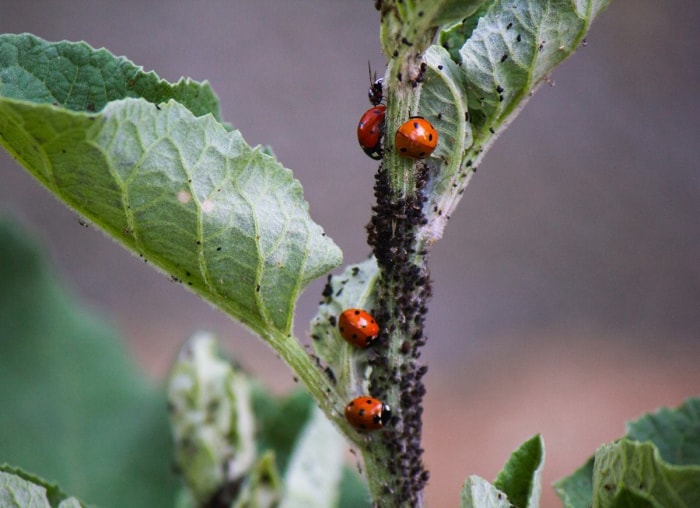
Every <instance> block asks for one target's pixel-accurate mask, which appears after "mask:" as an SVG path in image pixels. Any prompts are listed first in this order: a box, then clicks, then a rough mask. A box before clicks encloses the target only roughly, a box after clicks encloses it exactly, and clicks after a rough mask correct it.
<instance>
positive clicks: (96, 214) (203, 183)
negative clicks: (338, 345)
mask: <svg viewBox="0 0 700 508" xmlns="http://www.w3.org/2000/svg"><path fill="white" fill-rule="evenodd" d="M24 37H28V36H22V37H18V36H3V37H2V39H0V52H1V55H2V57H1V58H2V62H3V67H4V68H5V72H4V74H3V75H2V82H0V143H2V144H3V145H4V146H5V148H6V149H7V150H8V151H9V152H10V153H11V154H12V155H14V157H15V158H16V159H17V160H18V161H19V162H20V163H21V164H22V165H23V166H25V168H26V169H27V170H28V171H29V172H30V173H31V174H32V175H33V176H34V177H35V178H37V179H38V180H39V181H40V182H41V183H42V184H43V185H44V186H46V187H47V188H48V189H49V190H51V191H52V192H53V193H54V194H56V195H57V196H58V197H59V198H61V199H62V200H63V201H64V202H65V203H66V204H68V205H69V206H70V207H72V208H74V209H75V210H77V211H78V212H79V213H80V214H82V215H84V216H86V217H87V218H88V219H90V220H91V221H93V222H95V223H96V224H97V225H99V226H100V227H102V228H103V229H105V230H106V231H107V232H108V233H109V234H110V235H111V236H112V237H114V238H115V239H117V240H118V241H119V242H121V243H122V244H123V245H124V246H126V247H127V248H129V249H131V250H133V251H134V252H136V253H138V254H139V255H141V256H143V257H144V258H145V259H146V260H148V261H149V262H152V263H153V264H155V265H157V266H158V267H160V268H161V269H163V270H165V271H166V272H167V273H169V274H170V275H171V276H172V277H173V278H174V279H176V280H179V281H182V282H183V283H184V284H186V285H187V286H188V287H189V288H190V289H192V290H193V291H195V292H196V293H198V294H199V295H201V296H202V297H204V298H206V299H208V300H209V301H211V302H212V303H214V304H215V305H216V306H217V307H219V308H221V309H222V310H224V311H226V312H228V313H229V314H230V315H231V316H233V317H234V318H236V319H238V320H239V321H241V322H242V323H244V324H245V325H247V326H248V327H250V328H251V329H253V330H254V331H255V332H257V333H258V334H259V335H261V336H263V337H264V338H267V339H270V338H271V337H272V336H276V337H278V338H279V337H281V336H284V335H286V334H287V333H288V332H289V330H290V329H291V325H292V315H293V309H294V304H295V302H296V299H297V297H298V295H299V293H300V291H301V290H302V289H303V288H304V287H305V286H306V285H307V284H308V283H309V282H310V281H311V280H313V279H315V278H317V277H319V276H320V275H322V274H323V273H325V272H327V271H328V270H330V269H331V268H333V267H334V266H336V265H337V264H339V262H340V259H341V254H340V251H339V249H338V247H337V246H336V245H335V244H334V243H333V242H332V241H331V240H330V239H329V238H328V237H327V236H325V234H324V233H323V231H322V229H321V228H320V227H319V226H318V225H317V224H315V223H314V222H313V221H312V220H311V218H310V217H309V214H308V205H307V203H306V202H305V201H304V199H303V197H302V188H301V185H300V184H299V182H297V181H296V180H295V179H294V178H293V176H292V174H291V171H289V170H288V169H285V168H284V167H282V166H281V165H280V164H279V163H278V162H276V161H275V160H274V159H273V158H272V157H270V156H268V155H266V154H265V153H264V150H263V149H261V148H260V147H258V148H251V147H250V146H248V145H247V144H246V143H245V141H244V140H243V138H242V137H241V135H240V133H239V132H238V131H233V132H229V131H228V130H227V129H226V128H225V127H224V126H223V125H222V124H221V123H220V122H218V121H217V120H216V118H215V117H214V116H212V115H210V114H206V115H204V116H196V114H194V113H193V110H195V111H197V112H203V111H207V109H209V110H211V109H214V108H213V107H211V106H212V105H211V104H209V102H210V101H207V100H205V101H200V97H199V96H197V95H196V94H195V93H192V91H193V90H194V91H196V92H201V93H202V96H205V95H207V93H208V92H207V90H208V87H206V86H203V85H192V84H188V83H187V82H184V84H179V85H174V86H171V87H170V88H168V86H169V85H162V84H160V82H159V81H157V80H155V83H156V84H157V85H158V86H156V85H153V86H151V87H150V88H149V87H148V86H146V85H145V84H144V85H143V86H140V87H139V88H138V89H137V88H135V87H136V84H137V83H141V82H142V81H143V82H144V83H146V82H148V81H149V78H148V76H149V75H144V74H143V73H142V71H140V70H136V71H134V69H135V68H134V67H133V66H130V64H128V63H125V61H124V60H123V59H117V58H115V57H113V56H112V55H110V54H109V53H107V52H106V51H104V50H100V51H95V50H92V49H91V48H89V47H87V46H86V45H84V44H68V43H58V44H53V45H52V44H46V43H44V44H40V43H35V44H33V45H31V44H27V43H26V41H25V38H24ZM56 55H58V56H56ZM115 69H116V70H117V71H119V70H120V69H121V71H122V72H121V74H120V73H117V78H116V80H117V81H118V82H119V83H121V84H119V83H117V84H116V85H115V84H114V82H113V80H112V79H110V80H105V79H104V78H101V76H103V75H105V76H109V75H110V73H112V72H114V71H115ZM124 69H126V70H124ZM127 77H128V79H127ZM154 79H155V78H154V77H153V76H151V78H150V80H151V81H154ZM120 80H121V81H120ZM132 82H133V83H134V85H133V87H132V88H129V86H130V83H132ZM181 83H183V82H181ZM112 86H114V87H116V91H112V89H111V87H112ZM163 89H165V92H163ZM20 90H23V91H24V92H21V93H20V92H19V91H20ZM67 90H71V93H68V91H67ZM72 90H76V94H78V95H79V97H74V96H73V93H72ZM98 90H99V91H98ZM125 90H126V91H125ZM144 91H145V92H149V93H145V92H144ZM177 91H180V92H181V93H180V94H179V95H178V93H176V92H177ZM140 93H144V96H139V98H122V97H123V96H125V95H126V96H133V95H139V94H140ZM168 94H170V95H172V96H175V98H176V99H178V100H180V99H181V98H182V96H184V97H185V100H184V102H183V103H180V102H176V101H175V100H174V99H172V98H171V99H170V100H169V101H168V102H164V103H162V104H159V103H158V102H159V101H160V100H165V99H167V98H168ZM115 96H116V97H117V98H116V99H115V98H114V97H115ZM151 101H153V102H155V104H154V103H153V102H151ZM200 102H204V103H205V104H206V105H208V106H209V107H208V108H206V107H195V105H196V106H201V104H200ZM93 110H94V111H93Z"/></svg>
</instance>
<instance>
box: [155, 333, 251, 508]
mask: <svg viewBox="0 0 700 508" xmlns="http://www.w3.org/2000/svg"><path fill="white" fill-rule="evenodd" d="M249 385H250V383H249V381H248V379H247V378H246V376H245V374H243V373H242V372H240V371H239V370H237V369H234V368H233V366H232V365H231V363H230V362H228V361H226V360H224V359H222V358H221V357H220V354H219V350H218V345H217V342H216V339H215V338H214V337H213V336H211V335H209V334H206V333H201V332H200V333H198V334H196V335H194V336H193V337H192V338H190V339H189V340H188V341H187V342H186V343H185V345H184V346H183V347H182V349H181V351H180V354H179V355H178V358H177V361H176V362H175V365H174V366H173V369H172V372H171V374H170V380H169V383H168V407H169V409H170V421H171V426H172V429H173V436H174V440H175V457H176V462H177V466H178V470H179V472H180V474H181V475H182V477H183V478H184V480H185V482H186V484H187V486H188V488H189V490H190V493H191V495H192V498H193V499H194V500H195V504H196V505H203V504H206V502H207V501H209V500H210V499H211V498H212V496H213V495H214V494H215V493H216V492H217V491H219V490H221V489H226V487H227V485H232V484H236V483H238V482H240V481H241V479H242V478H243V477H244V476H245V475H247V474H248V472H249V471H250V469H251V468H252V467H253V464H254V462H255V441H254V430H255V428H254V427H255V422H254V417H253V413H252V408H251V404H250V394H249V392H250V386H249Z"/></svg>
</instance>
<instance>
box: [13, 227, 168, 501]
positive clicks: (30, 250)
mask: <svg viewBox="0 0 700 508" xmlns="http://www.w3.org/2000/svg"><path fill="white" fill-rule="evenodd" d="M0 280H2V284H1V285H0V351H2V354H1V355H0V407H2V408H3V410H2V411H0V461H5V462H8V463H11V464H14V465H16V466H19V467H22V468H24V469H26V470H29V471H33V472H35V473H36V474H38V475H40V476H41V477H43V478H47V479H50V480H51V481H55V482H57V483H59V484H60V485H61V486H62V487H63V488H64V489H65V490H66V491H67V492H71V493H73V494H74V495H76V496H78V497H80V498H81V499H84V500H86V501H87V502H90V503H97V504H100V505H103V506H149V507H150V506H152V507H158V506H171V505H172V500H173V492H174V490H175V486H176V482H175V477H174V476H173V475H172V474H171V473H170V466H171V463H172V462H171V461H172V448H171V444H170V440H169V438H168V430H167V429H168V427H167V419H166V415H165V397H164V396H163V394H162V393H161V392H160V391H158V390H156V389H155V388H154V387H152V386H151V385H150V383H148V382H147V380H146V379H145V378H144V377H143V376H142V375H141V374H140V373H139V372H137V371H136V369H135V367H134V365H133V363H132V361H131V359H130V358H128V357H127V354H126V352H125V350H124V348H123V347H122V345H121V343H119V342H118V341H117V340H116V338H115V336H114V334H113V333H112V332H111V331H109V330H108V329H106V328H105V326H104V325H103V324H102V323H100V322H99V321H98V320H97V319H96V318H95V317H93V315H92V312H88V311H85V310H82V309H81V308H80V307H79V306H78V305H77V304H76V302H75V301H74V298H73V297H72V295H70V294H67V293H66V292H65V291H64V290H63V289H62V288H61V287H60V286H59V284H58V283H57V282H56V279H55V276H54V275H53V274H52V273H51V272H50V271H49V270H48V268H47V267H46V266H45V262H44V259H43V258H42V257H40V256H39V254H38V253H37V248H36V246H35V245H33V244H32V243H30V242H29V241H28V240H27V239H26V238H25V237H24V236H23V235H22V234H21V233H20V232H19V231H18V230H17V228H16V227H14V226H12V225H11V224H10V223H9V222H7V221H6V220H0Z"/></svg>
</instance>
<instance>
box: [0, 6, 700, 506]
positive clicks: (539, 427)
mask: <svg viewBox="0 0 700 508" xmlns="http://www.w3.org/2000/svg"><path fill="white" fill-rule="evenodd" d="M0 13H1V14H0V32H24V31H27V32H32V33H35V34H37V35H39V36H41V37H43V38H45V39H48V40H60V39H69V40H81V39H82V40H85V41H87V42H89V43H90V44H91V45H93V46H97V47H100V46H105V47H107V48H108V49H110V50H111V51H112V52H114V53H116V54H118V55H126V56H127V57H128V58H130V59H131V60H132V61H134V62H136V63H137V64H139V65H143V66H144V68H145V69H146V70H152V69H153V70H156V72H158V74H159V75H160V76H161V77H163V78H166V79H169V80H177V79H178V78H179V77H180V76H182V75H186V76H190V77H192V78H194V79H199V80H204V79H208V80H209V81H210V82H211V83H212V85H213V87H214V89H215V90H216V91H217V93H218V94H219V96H220V98H221V104H222V110H223V114H224V117H225V119H226V120H227V121H230V122H232V123H233V124H234V125H235V126H236V127H238V128H240V129H241V131H242V132H243V135H244V136H245V138H246V139H247V141H248V142H249V143H251V144H258V143H264V144H270V145H272V146H273V148H274V150H275V152H276V154H277V156H278V157H279V159H280V161H281V162H282V163H283V164H284V165H285V166H287V167H289V168H292V169H293V170H294V172H295V174H296V176H297V178H298V179H299V180H300V181H301V182H302V184H303V185H304V188H305V195H306V198H307V200H308V201H309V203H310V207H311V213H312V216H313V217H314V219H315V220H316V221H317V222H319V223H321V224H322V225H323V226H324V228H325V229H326V231H327V232H328V233H329V235H330V236H331V237H332V238H334V239H335V240H336V242H337V243H338V244H339V245H340V246H341V248H342V249H343V250H344V252H345V260H346V262H348V263H351V262H356V261H359V260H360V259H362V258H364V257H365V256H366V255H367V253H368V248H367V247H366V244H365V231H364V225H365V224H366V223H367V221H368V220H369V214H370V211H369V208H370V206H371V204H372V202H373V198H372V183H373V180H372V175H373V171H374V169H375V167H376V164H375V163H374V162H373V161H371V160H370V159H368V158H367V157H366V156H365V155H364V154H363V153H362V151H361V150H360V149H359V147H358V146H357V143H356V140H355V127H356V122H357V120H358V119H359V117H360V115H361V113H362V112H363V111H364V110H365V109H366V108H367V107H368V102H367V99H366V89H367V86H368V79H367V60H371V61H372V63H373V66H374V67H376V68H377V69H382V67H383V64H384V59H383V57H382V55H381V53H380V50H379V43H378V41H377V38H378V36H377V31H378V15H377V13H376V11H375V10H374V9H373V2H372V1H371V0H362V1H360V0H346V1H340V0H336V1H330V0H326V1H321V0H293V1H281V0H280V1H276V2H273V1H259V0H245V1H243V0H233V1H227V2H224V1H208V2H194V1H193V2H183V1H171V2H152V1H144V0H138V1H135V0H129V1H121V2H109V1H105V0H85V1H69V0H50V1H49V0H44V1H29V2H28V1H26V0H17V1H8V0H0ZM699 23H700V4H698V3H697V2H694V1H692V0H672V1H669V2H663V3H660V2H658V1H655V0H637V1H634V2H632V1H625V0H613V3H612V6H611V7H610V9H609V10H608V11H607V12H606V13H604V14H603V15H602V16H601V18H600V19H599V20H598V21H597V22H596V23H595V24H594V26H593V29H592V31H591V33H590V34H589V36H588V45H587V47H584V48H581V49H580V50H579V51H578V52H577V53H576V54H575V55H574V56H573V57H572V58H571V59H570V60H569V61H567V62H566V63H565V64H564V65H562V66H561V67H560V68H558V69H557V70H555V72H554V74H553V76H552V77H553V79H554V81H555V82H556V86H554V87H548V86H544V87H543V88H541V89H540V90H539V91H538V93H537V94H536V95H535V97H534V98H533V99H532V100H531V102H530V103H529V105H528V106H527V107H526V108H525V110H524V111H523V112H522V114H521V115H520V117H519V118H518V119H517V120H516V121H515V122H514V124H513V125H512V126H511V128H510V129H508V131H507V132H506V133H505V134H504V135H503V136H502V137H501V139H500V140H499V142H497V143H496V144H495V145H494V148H493V149H492V151H491V152H490V153H489V155H488V157H487V158H486V161H485V163H484V164H483V165H482V166H481V167H480V171H479V173H478V174H477V176H476V177H475V178H474V180H473V181H472V184H471V186H470V187H469V188H468V189H467V192H466V194H465V199H464V200H463V202H462V204H461V205H460V207H459V208H458V210H457V213H455V214H454V215H453V218H452V220H451V222H450V224H449V227H448V228H447V231H446V235H445V238H444V239H443V240H442V241H441V242H440V243H439V244H438V245H437V247H436V248H435V251H434V254H433V256H432V258H431V263H432V265H431V266H432V274H433V278H434V293H435V296H434V297H433V299H432V302H431V305H430V306H431V314H430V317H429V320H428V335H429V337H430V341H429V342H428V345H427V346H426V350H425V353H424V355H423V358H424V359H425V360H426V362H427V363H428V364H429V365H430V370H429V373H428V376H427V378H426V380H427V384H428V395H427V399H426V406H427V408H426V409H427V413H426V418H425V448H426V461H427V463H428V467H429V468H430V469H431V470H432V479H431V482H430V486H429V488H428V494H427V497H428V501H429V503H430V505H431V506H455V505H456V504H457V499H458V492H459V488H460V485H461V482H462V481H463V480H464V478H465V477H466V476H467V475H468V474H477V475H480V476H483V477H485V478H487V479H493V477H494V475H495V474H496V472H497V471H498V469H499V468H500V466H501V465H502V463H503V462H504V461H505V460H506V458H507V456H508V453H509V452H510V451H511V450H512V449H513V448H515V447H517V446H518V445H519V444H520V443H521V442H522V441H523V440H524V439H526V438H527V437H529V436H531V435H532V434H534V433H536V432H541V433H543V434H544V438H545V442H546V445H547V464H546V469H545V477H544V479H545V485H544V498H543V506H558V505H559V504H558V502H557V501H555V498H554V496H553V493H552V490H551V488H550V487H549V483H550V482H551V481H553V480H554V479H555V478H558V477H560V476H562V475H564V474H567V473H568V472H571V471H573V470H574V469H575V468H576V467H578V466H579V465H580V464H582V463H583V462H584V461H585V459H586V458H587V457H588V456H589V455H590V454H591V453H592V452H593V450H594V449H595V448H596V447H597V446H598V445H600V444H601V443H603V442H605V441H608V440H611V439H614V438H615V437H618V436H620V435H621V434H622V433H623V432H624V426H623V424H624V422H625V421H626V420H628V419H631V418H635V417H637V416H639V415H640V414H641V413H643V412H645V411H650V410H654V409H655V408H657V407H658V406H660V405H668V406H675V405H678V404H679V403H680V402H681V401H682V400H683V398H684V397H686V396H689V395H694V394H695V395H697V394H698V392H699V391H700V390H699V388H700V361H699V360H700V337H699V332H700V262H699V261H700V234H699V233H700V228H699V226H700V172H699V171H698V162H697V161H698V152H699V150H698V147H697V142H698V134H699V133H700V107H699V106H700V99H699V98H698V91H699V90H700V65H699V62H700V59H698V47H700V30H699V29H698V26H700V24H699ZM0 174H1V175H2V179H1V181H0V209H1V210H5V211H6V210H7V209H9V210H11V211H12V212H14V214H15V215H17V216H19V217H20V218H22V219H23V221H24V222H26V223H27V224H29V225H31V228H32V229H33V230H34V232H35V233H36V234H38V235H39V237H40V238H41V239H42V241H43V242H44V244H45V245H46V246H47V247H48V249H49V251H50V255H51V259H52V261H53V263H54V264H55V266H56V267H57V268H58V269H59V271H60V272H61V273H62V276H63V278H64V279H65V280H66V281H67V283H68V284H69V285H70V286H72V288H73V289H74V290H75V292H77V293H78V294H79V295H80V297H81V298H82V299H83V300H84V301H85V302H87V304H88V305H90V306H92V307H93V308H94V309H95V312H96V313H99V314H101V315H103V316H105V317H106V318H107V319H108V320H110V321H111V322H112V324H113V325H114V326H115V327H117V328H118V329H120V330H121V332H123V334H124V335H125V336H126V337H127V339H128V342H129V344H130V345H131V346H132V349H133V351H134V354H135V355H136V357H137V359H138V361H139V362H140V363H141V364H142V365H143V366H144V367H145V368H146V369H148V371H149V372H150V373H151V374H152V375H153V377H154V378H161V377H162V376H163V375H164V374H165V373H166V372H167V368H168V365H169V363H170V361H171V360H172V358H173V356H174V354H175V351H176V349H177V348H178V346H179V345H180V343H181V342H182V341H183V340H184V339H185V338H186V337H187V336H188V335H189V334H190V333H191V332H192V331H194V330H196V329H208V330H213V331H215V332H217V333H218V334H219V336H220V337H221V339H222V340H223V342H224V343H225V344H226V345H227V347H228V348H229V349H230V350H231V351H233V352H234V353H235V355H236V356H237V357H238V358H239V359H240V360H241V361H242V362H243V363H245V364H246V365H247V366H248V367H249V368H250V369H251V370H253V371H255V372H256V373H258V374H259V375H261V376H262V377H264V378H265V379H266V380H267V382H268V383H269V384H270V385H271V386H273V387H274V388H275V389H276V390H279V391H283V390H286V389H287V388H289V387H290V386H292V379H291V374H290V373H288V372H286V370H285V369H284V368H282V364H281V362H280V360H278V359H277V358H276V357H275V355H274V354H273V353H271V352H270V350H268V349H267V348H266V347H265V346H264V345H262V344H261V343H260V342H259V341H257V340H256V339H254V338H253V337H252V336H250V335H249V334H248V333H247V332H246V331H245V330H243V329H242V328H241V327H239V326H238V325H236V324H235V323H233V322H231V321H229V320H228V319H227V318H226V317H224V316H222V315H220V314H219V313H217V312H216V311H214V310H213V309H211V308H210V307H209V306H208V305H207V304H205V303H203V302H201V301H199V300H198V299H197V298H195V297H194V296H193V295H191V294H189V293H188V292H187V291H186V290H185V289H183V288H181V287H179V286H177V285H174V284H173V283H171V282H169V280H168V279H167V277H164V276H162V275H160V274H158V273H156V272H155V271H153V270H152V269H151V268H150V267H148V266H144V264H143V263H142V262H140V261H139V260H138V259H137V258H135V257H132V256H131V255H129V254H128V253H126V252H125V251H123V250H122V249H120V248H117V247H115V245H114V244H113V243H112V242H111V241H110V240H107V239H106V238H105V237H104V236H103V235H102V234H100V233H99V232H97V231H96V230H95V228H88V229H86V228H83V227H81V226H80V225H79V224H78V218H77V216H76V215H75V214H74V213H73V212H71V211H69V210H67V209H66V208H64V207H63V206H62V205H60V204H58V203H57V202H56V201H55V200H54V199H53V198H52V197H51V196H49V194H48V193H46V192H45V191H44V190H43V189H42V188H40V187H39V185H38V184H36V183H35V182H34V181H33V180H31V179H30V177H29V176H28V175H26V174H25V173H24V172H23V171H22V170H21V169H20V168H19V167H18V166H17V165H16V164H15V163H14V162H13V161H12V159H11V158H10V157H9V156H8V155H7V154H6V153H4V152H3V153H1V154H0ZM321 288H322V281H320V282H318V283H315V284H314V285H312V286H311V287H310V288H309V289H308V290H307V291H306V293H305V294H304V295H303V296H302V300H301V302H300V305H299V311H298V315H297V320H296V327H297V332H298V334H299V336H304V335H305V331H306V326H307V323H308V321H309V319H310V318H311V317H312V315H313V313H314V312H315V304H316V302H317V300H318V299H319V295H320V291H321Z"/></svg>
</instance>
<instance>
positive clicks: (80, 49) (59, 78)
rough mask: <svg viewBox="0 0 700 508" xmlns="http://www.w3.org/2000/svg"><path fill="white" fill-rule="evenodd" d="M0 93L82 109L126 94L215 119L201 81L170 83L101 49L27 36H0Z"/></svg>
mask: <svg viewBox="0 0 700 508" xmlns="http://www.w3.org/2000/svg"><path fill="white" fill-rule="evenodd" d="M0 96H2V97H6V98H9V99H17V100H22V101H27V102H33V103H46V104H50V105H54V106H60V107H62V108H65V109H69V110H72V111H83V112H88V113H89V112H96V111H100V110H102V109H103V108H104V107H105V106H106V105H107V104H108V103H109V102H112V101H116V100H119V99H126V98H128V97H132V98H139V97H140V98H143V99H146V100H147V101H148V102H152V103H154V104H158V103H161V102H168V101H169V100H170V99H172V100H174V101H176V102H179V103H180V104H182V105H183V106H185V107H186V108H187V109H189V110H190V111H191V112H192V114H193V115H195V116H202V115H206V114H207V113H211V114H212V115H213V116H214V117H215V118H217V119H220V113H219V101H218V99H217V98H216V95H215V94H214V91H213V90H212V89H211V87H210V86H209V84H208V83H206V82H204V83H197V82H196V81H192V80H190V79H181V80H180V81H179V82H178V83H176V84H175V85H171V84H170V83H168V82H167V81H165V80H161V79H160V78H159V77H158V76H157V75H156V74H155V73H154V72H148V73H147V72H144V71H143V68H142V67H138V66H136V65H134V64H133V63H131V62H130V61H129V60H127V59H126V58H124V57H115V56H114V55H112V54H111V53H110V52H109V51H107V50H106V49H98V50H95V49H93V48H91V47H90V46H89V45H87V44H86V43H84V42H77V43H73V42H67V41H63V42H57V43H51V42H47V41H45V40H42V39H40V38H38V37H36V36H34V35H31V34H21V35H14V34H2V35H0Z"/></svg>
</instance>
